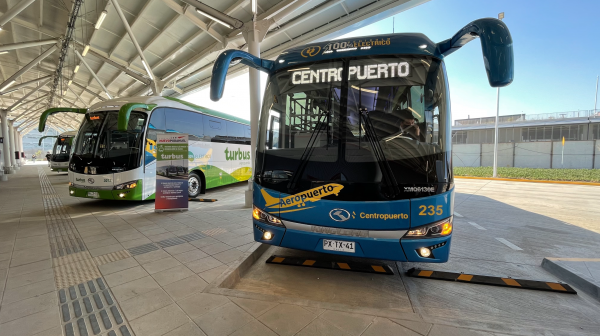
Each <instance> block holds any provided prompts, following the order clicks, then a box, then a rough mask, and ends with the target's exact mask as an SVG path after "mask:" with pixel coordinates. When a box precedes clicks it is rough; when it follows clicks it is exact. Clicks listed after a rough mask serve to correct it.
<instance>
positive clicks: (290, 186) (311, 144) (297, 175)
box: [287, 85, 333, 194]
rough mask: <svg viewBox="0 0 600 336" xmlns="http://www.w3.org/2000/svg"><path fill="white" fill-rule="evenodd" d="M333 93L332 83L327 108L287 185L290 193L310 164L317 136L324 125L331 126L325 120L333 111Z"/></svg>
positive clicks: (322, 113) (320, 117)
mask: <svg viewBox="0 0 600 336" xmlns="http://www.w3.org/2000/svg"><path fill="white" fill-rule="evenodd" d="M332 94H333V88H332V87H331V85H330V86H329V93H328V94H327V110H324V111H323V112H321V115H320V116H319V120H318V122H317V125H316V126H315V129H314V130H313V131H312V134H311V135H310V139H309V140H308V143H307V144H306V147H305V148H304V152H303V153H302V156H301V157H300V164H299V165H298V167H297V168H296V170H295V171H294V174H293V175H292V179H291V180H290V182H289V183H288V185H287V188H288V192H289V193H290V194H291V193H293V192H294V189H295V188H296V184H297V183H298V180H299V179H300V177H301V176H302V174H303V173H304V169H306V166H307V165H308V160H309V159H310V156H311V155H312V152H313V150H314V146H315V142H316V141H317V138H318V137H319V134H320V133H321V129H323V125H325V127H328V126H329V125H328V124H327V123H325V121H326V120H327V117H328V115H329V114H330V113H331V108H332V105H333V102H332V101H331V95H332Z"/></svg>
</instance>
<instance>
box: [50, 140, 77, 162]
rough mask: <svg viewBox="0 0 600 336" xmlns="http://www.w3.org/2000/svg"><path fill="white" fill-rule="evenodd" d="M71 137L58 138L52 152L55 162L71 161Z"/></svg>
mask: <svg viewBox="0 0 600 336" xmlns="http://www.w3.org/2000/svg"><path fill="white" fill-rule="evenodd" d="M72 139H73V138H71V137H59V138H58V139H56V143H55V144H54V150H53V154H52V161H55V162H67V161H69V154H70V152H71V141H72Z"/></svg>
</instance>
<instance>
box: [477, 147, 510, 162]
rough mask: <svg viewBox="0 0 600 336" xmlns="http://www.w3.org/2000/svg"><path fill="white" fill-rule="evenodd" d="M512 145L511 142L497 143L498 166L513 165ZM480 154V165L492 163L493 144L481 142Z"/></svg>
mask: <svg viewBox="0 0 600 336" xmlns="http://www.w3.org/2000/svg"><path fill="white" fill-rule="evenodd" d="M513 147H514V144H513V143H500V144H498V167H512V166H513V154H514V153H513ZM481 154H482V155H481V165H482V166H483V167H491V166H493V165H494V144H483V145H482V153H481Z"/></svg>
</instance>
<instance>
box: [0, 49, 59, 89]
mask: <svg viewBox="0 0 600 336" xmlns="http://www.w3.org/2000/svg"><path fill="white" fill-rule="evenodd" d="M56 49H58V47H57V46H56V45H53V46H52V47H50V48H48V49H47V50H46V51H44V52H43V53H42V54H41V55H39V56H38V57H36V58H34V59H33V61H31V62H29V63H28V64H27V65H26V66H24V67H22V68H21V69H20V70H18V71H17V72H15V73H14V74H13V75H12V76H10V77H9V78H8V79H7V80H5V81H4V82H3V83H2V84H0V92H2V91H4V90H6V89H7V86H8V85H10V84H14V82H15V81H16V79H17V78H19V77H20V76H21V75H22V74H24V73H25V72H27V71H29V69H31V68H33V67H34V66H35V65H36V64H37V63H39V62H41V61H42V60H43V59H44V58H46V57H48V56H50V54H52V53H53V52H54V51H55V50H56Z"/></svg>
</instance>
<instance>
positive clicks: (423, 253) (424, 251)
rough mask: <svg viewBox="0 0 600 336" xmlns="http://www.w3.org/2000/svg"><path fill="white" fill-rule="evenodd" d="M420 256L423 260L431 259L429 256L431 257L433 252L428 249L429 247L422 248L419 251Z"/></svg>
mask: <svg viewBox="0 0 600 336" xmlns="http://www.w3.org/2000/svg"><path fill="white" fill-rule="evenodd" d="M419 254H420V255H421V257H423V258H429V256H430V255H431V250H430V249H428V248H427V247H421V248H420V249H419Z"/></svg>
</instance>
